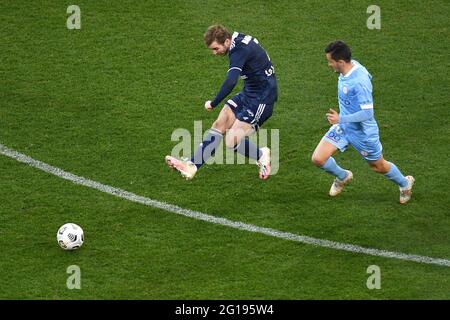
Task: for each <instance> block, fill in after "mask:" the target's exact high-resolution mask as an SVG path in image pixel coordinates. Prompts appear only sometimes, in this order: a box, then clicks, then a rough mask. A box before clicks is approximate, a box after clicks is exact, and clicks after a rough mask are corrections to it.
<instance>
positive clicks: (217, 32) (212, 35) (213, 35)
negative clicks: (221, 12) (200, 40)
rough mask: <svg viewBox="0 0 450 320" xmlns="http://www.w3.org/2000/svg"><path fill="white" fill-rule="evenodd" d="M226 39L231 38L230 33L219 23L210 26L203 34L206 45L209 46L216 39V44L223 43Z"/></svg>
mask: <svg viewBox="0 0 450 320" xmlns="http://www.w3.org/2000/svg"><path fill="white" fill-rule="evenodd" d="M226 39H231V34H230V32H229V31H228V30H227V29H226V28H225V27H224V26H222V25H220V24H215V25H212V26H210V27H209V28H208V30H207V31H206V32H205V35H204V40H205V44H206V46H207V47H209V46H210V45H211V43H213V42H214V41H217V43H218V44H224V43H225V40H226Z"/></svg>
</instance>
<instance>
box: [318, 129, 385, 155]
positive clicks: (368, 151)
mask: <svg viewBox="0 0 450 320" xmlns="http://www.w3.org/2000/svg"><path fill="white" fill-rule="evenodd" d="M323 139H324V140H325V141H327V142H329V143H331V144H332V145H333V146H335V147H336V148H338V149H339V150H340V151H341V152H344V151H345V150H346V149H347V147H348V145H351V146H353V148H355V149H356V151H358V153H359V154H360V155H361V157H363V159H364V160H367V161H376V160H378V159H380V158H381V156H382V154H383V152H382V151H383V146H382V145H381V142H380V139H379V138H378V136H376V137H370V138H367V139H361V138H359V137H356V136H355V135H351V134H346V133H345V132H344V130H343V129H342V128H341V127H340V126H339V125H338V124H334V125H332V126H331V128H330V129H329V130H328V132H327V133H326V134H325V135H324V136H323Z"/></svg>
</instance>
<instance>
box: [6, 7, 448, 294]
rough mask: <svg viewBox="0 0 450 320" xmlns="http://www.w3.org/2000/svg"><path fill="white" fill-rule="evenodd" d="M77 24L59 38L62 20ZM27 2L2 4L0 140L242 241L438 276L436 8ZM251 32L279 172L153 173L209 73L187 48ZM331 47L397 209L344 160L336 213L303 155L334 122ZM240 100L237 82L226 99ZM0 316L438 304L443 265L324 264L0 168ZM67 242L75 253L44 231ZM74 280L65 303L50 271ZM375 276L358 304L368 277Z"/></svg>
mask: <svg viewBox="0 0 450 320" xmlns="http://www.w3.org/2000/svg"><path fill="white" fill-rule="evenodd" d="M71 4H76V5H78V6H79V7H80V9H81V29H80V30H68V29H67V27H66V20H67V18H68V17H69V15H70V14H68V13H67V12H66V10H67V7H68V6H69V5H71ZM371 4H373V3H372V2H371V1H320V2H318V1H293V0H292V1H288V0H284V1H270V2H269V1H256V0H249V1H230V0H226V1H225V0H224V1H165V2H163V1H156V0H155V1H113V2H111V1H84V0H83V1H81V0H80V1H76V3H72V2H69V1H39V2H24V1H19V2H18V1H12V0H6V1H2V3H1V5H0V6H1V19H0V32H1V35H2V41H1V42H0V57H1V60H0V61H1V62H0V143H1V144H3V145H5V146H8V147H9V148H12V149H15V150H17V151H19V152H21V153H24V154H26V155H28V156H30V157H33V158H34V159H37V160H40V161H43V162H45V163H48V164H50V165H53V166H55V167H58V168H61V169H64V170H66V171H68V172H71V173H73V174H76V175H80V176H83V177H86V178H89V179H92V180H94V181H99V182H101V183H104V184H108V185H111V186H114V187H117V188H121V189H124V190H127V191H130V192H133V193H136V194H138V195H142V196H145V197H148V198H151V199H155V200H159V201H164V202H167V203H170V204H174V205H177V206H180V207H183V208H187V209H191V210H196V211H201V212H205V213H208V214H210V215H214V216H217V217H223V218H226V219H229V220H233V221H241V222H244V223H248V224H253V225H257V226H260V227H267V228H273V229H276V230H280V231H285V232H290V233H294V234H299V235H306V236H310V237H314V238H319V239H327V240H332V241H336V242H342V243H351V244H354V245H359V246H364V247H368V248H376V249H384V250H389V251H396V252H402V253H407V254H416V255H422V256H429V257H435V258H444V259H450V232H449V230H450V210H449V209H450V201H449V197H448V193H447V191H448V184H449V182H450V180H449V175H448V174H449V170H448V168H450V151H449V150H450V149H449V138H448V137H449V134H450V125H449V121H448V120H449V118H450V111H449V110H450V109H449V106H448V103H449V101H450V94H449V87H450V86H449V84H450V83H449V82H450V81H449V79H450V74H449V70H450V62H449V59H448V51H449V49H450V46H449V41H448V35H449V27H450V25H449V20H448V12H449V10H450V4H449V2H448V1H444V0H442V1H433V2H427V1H406V0H405V1H402V0H397V1H378V3H376V4H378V5H379V6H380V8H381V29H380V30H369V29H368V28H367V26H366V21H367V19H368V17H369V14H368V13H366V10H367V7H368V6H369V5H371ZM214 23H223V24H224V25H226V26H227V27H229V29H231V30H237V31H241V32H244V33H247V34H251V35H254V36H255V37H257V38H258V40H259V41H260V43H261V44H262V45H263V46H264V48H265V49H266V50H267V51H268V53H269V54H270V57H271V59H272V61H273V63H274V66H275V68H276V72H277V77H278V83H279V101H278V103H277V105H276V109H275V111H274V115H273V117H272V118H271V119H270V120H269V121H268V122H266V124H265V125H264V128H266V129H269V130H270V129H279V133H280V169H279V171H278V173H277V174H276V175H274V176H272V177H271V178H270V179H269V180H267V181H264V182H262V181H260V180H259V179H258V178H257V168H256V166H254V165H250V164H246V165H207V166H205V167H204V168H202V170H201V171H200V172H199V173H198V175H197V176H196V178H195V179H194V180H192V181H185V180H184V179H182V178H181V177H180V176H179V175H177V174H176V173H174V172H170V171H169V170H168V169H167V167H166V165H165V163H164V156H165V155H166V154H169V153H170V152H171V150H172V148H173V147H174V146H175V144H176V142H173V141H171V134H172V132H173V131H174V130H175V129H176V128H186V129H188V130H190V131H192V130H193V125H194V121H202V124H203V128H208V127H209V126H210V125H211V123H212V121H213V120H214V119H215V117H216V116H217V114H218V110H215V111H213V112H212V113H207V112H205V111H204V109H203V104H204V101H206V100H209V99H211V98H213V97H214V95H215V93H216V92H217V90H218V88H219V86H220V84H221V82H222V80H223V79H224V77H225V73H226V71H227V66H228V60H227V58H217V57H213V56H212V55H211V54H210V52H208V50H207V49H206V48H205V46H204V44H203V33H204V31H205V30H206V28H207V27H208V26H209V25H211V24H214ZM335 39H343V40H345V41H347V42H348V43H349V44H350V45H351V47H352V49H353V56H354V58H355V59H357V60H359V61H360V62H361V63H362V64H363V65H365V66H366V67H367V68H368V70H369V71H370V72H371V73H372V75H373V85H374V100H375V115H376V119H377V121H378V123H379V126H380V133H381V141H382V143H383V150H384V155H385V157H386V159H388V160H391V161H393V162H395V163H396V164H397V166H398V167H399V168H400V169H401V170H402V171H403V172H404V173H405V174H412V175H414V176H415V177H416V185H415V188H414V193H413V198H412V200H411V202H410V203H408V204H407V205H406V206H401V205H399V204H398V189H397V187H396V186H395V185H394V184H392V183H391V182H389V181H387V180H386V179H385V178H384V177H382V176H380V175H377V174H375V173H373V172H371V171H370V169H369V168H368V166H367V165H366V164H365V163H364V162H363V161H362V160H361V158H360V157H359V156H358V154H357V153H356V152H354V151H352V150H349V151H347V152H346V153H344V154H339V155H337V156H336V159H337V161H338V162H339V163H340V164H342V166H344V167H346V168H351V169H352V171H353V173H354V175H355V179H354V181H353V182H352V184H351V185H349V186H348V188H346V190H345V191H344V193H343V194H342V195H341V196H339V197H338V198H336V199H330V198H329V197H328V195H327V192H328V189H329V186H330V184H331V181H332V178H331V177H330V176H328V175H326V174H325V173H324V172H322V171H320V170H319V169H317V168H315V167H314V166H313V165H312V164H311V162H310V157H311V153H312V151H313V150H314V148H315V146H316V144H317V143H318V142H319V140H320V138H321V137H322V135H323V134H324V133H325V132H326V130H327V128H328V123H327V122H326V120H325V112H326V111H327V110H328V108H329V107H333V106H336V104H337V97H336V85H337V77H336V75H334V74H333V72H332V71H331V70H330V69H329V67H328V66H327V63H326V59H325V56H324V53H323V49H324V47H325V45H326V44H327V43H328V42H330V41H332V40H335ZM241 85H242V84H241V83H239V85H238V86H239V87H240V86H241ZM0 195H1V197H0V199H1V205H0V248H1V258H0V298H1V299H449V298H450V268H449V267H446V266H438V265H426V264H420V263H416V262H410V261H402V260H396V259H388V258H381V257H375V256H368V255H364V254H358V253H351V252H343V251H337V250H332V249H327V248H322V247H317V246H313V245H308V244H303V243H298V242H292V241H287V240H283V239H278V238H273V237H269V236H265V235H261V234H255V233H250V232H245V231H240V230H236V229H232V228H228V227H224V226H220V225H215V224H211V223H207V222H203V221H199V220H195V219H190V218H186V217H182V216H179V215H175V214H173V213H169V212H166V211H163V210H159V209H155V208H151V207H147V206H143V205H140V204H136V203H133V202H130V201H127V200H124V199H120V198H116V197H113V196H111V195H108V194H105V193H101V192H99V191H96V190H93V189H89V188H86V187H83V186H79V185H75V184H73V183H70V182H68V181H65V180H62V179H60V178H58V177H56V176H52V175H49V174H47V173H45V172H42V171H39V170H37V169H34V168H31V167H29V166H26V165H24V164H21V163H19V162H17V161H14V160H12V159H10V158H8V157H5V156H3V155H0ZM66 222H74V223H77V224H79V225H81V226H82V227H83V229H84V231H85V238H86V241H85V243H84V245H83V247H82V248H81V249H79V250H77V251H74V252H66V251H63V250H61V249H60V248H59V247H58V246H57V243H56V231H57V229H58V228H59V226H60V225H62V224H64V223H66ZM71 265H77V266H79V267H80V270H81V289H73V290H69V289H68V288H67V286H66V281H67V279H68V277H69V276H70V275H69V274H68V273H67V272H66V270H67V268H68V267H69V266H71ZM370 265H377V266H379V267H380V270H381V289H379V290H377V289H375V290H369V289H368V288H367V286H366V281H367V279H368V277H369V276H370V274H368V273H367V268H368V266H370Z"/></svg>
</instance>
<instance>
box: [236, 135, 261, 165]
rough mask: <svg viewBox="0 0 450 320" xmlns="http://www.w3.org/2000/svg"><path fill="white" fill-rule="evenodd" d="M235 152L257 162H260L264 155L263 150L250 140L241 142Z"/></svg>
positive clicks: (246, 139)
mask: <svg viewBox="0 0 450 320" xmlns="http://www.w3.org/2000/svg"><path fill="white" fill-rule="evenodd" d="M234 151H236V152H237V153H239V154H242V155H243V156H246V157H247V158H250V159H253V160H256V161H258V160H259V158H260V157H261V155H262V152H261V150H260V149H259V148H258V147H257V146H256V144H254V143H253V142H251V141H250V139H249V138H245V139H244V140H242V141H241V142H239V144H238V145H237V146H236V147H235V148H234Z"/></svg>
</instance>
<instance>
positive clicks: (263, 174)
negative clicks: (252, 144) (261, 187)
mask: <svg viewBox="0 0 450 320" xmlns="http://www.w3.org/2000/svg"><path fill="white" fill-rule="evenodd" d="M260 150H261V153H262V155H261V157H260V158H259V160H258V161H257V162H256V164H257V165H258V167H259V178H260V179H262V180H267V179H268V178H269V175H270V170H271V165H270V149H269V148H267V147H263V148H261V149H260Z"/></svg>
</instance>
